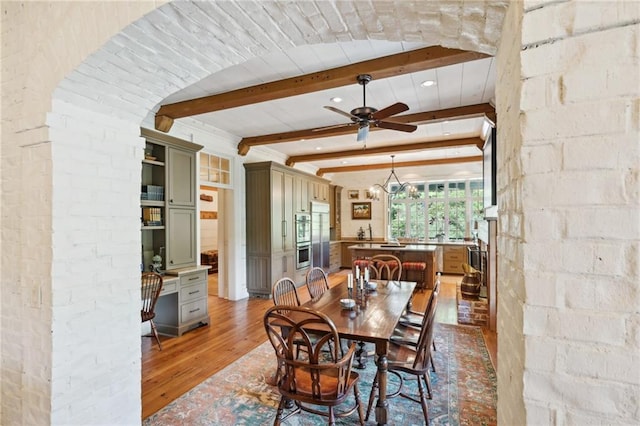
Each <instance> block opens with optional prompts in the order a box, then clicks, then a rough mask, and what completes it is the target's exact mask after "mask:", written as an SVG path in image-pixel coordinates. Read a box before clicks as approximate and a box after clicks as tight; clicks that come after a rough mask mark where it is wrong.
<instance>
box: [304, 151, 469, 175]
mask: <svg viewBox="0 0 640 426" xmlns="http://www.w3.org/2000/svg"><path fill="white" fill-rule="evenodd" d="M476 161H482V155H472V156H467V157H452V158H434V159H431V160H417V161H404V162H402V163H394V167H395V168H402V167H419V166H437V165H442V164H459V163H473V162H476ZM390 167H391V164H390V163H378V164H364V165H360V166H340V167H325V168H321V169H318V171H317V172H316V175H317V176H320V177H322V176H324V175H325V174H327V173H346V172H363V171H367V170H380V169H388V168H390Z"/></svg>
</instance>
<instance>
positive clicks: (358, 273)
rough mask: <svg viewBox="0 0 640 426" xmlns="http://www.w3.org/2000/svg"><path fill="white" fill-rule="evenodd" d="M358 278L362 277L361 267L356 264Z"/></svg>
mask: <svg viewBox="0 0 640 426" xmlns="http://www.w3.org/2000/svg"><path fill="white" fill-rule="evenodd" d="M356 279H360V267H359V266H358V265H356Z"/></svg>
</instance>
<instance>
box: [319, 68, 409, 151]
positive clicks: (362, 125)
mask: <svg viewBox="0 0 640 426" xmlns="http://www.w3.org/2000/svg"><path fill="white" fill-rule="evenodd" d="M357 80H358V84H360V85H361V86H362V106H361V107H358V108H354V109H352V110H351V112H346V111H342V110H340V109H338V108H336V107H333V106H326V105H325V107H324V108H326V109H328V110H329V111H333V112H335V113H337V114H340V115H344V116H345V117H348V118H350V119H351V122H350V123H346V124H338V125H335V126H327V127H322V128H319V129H314V130H316V131H318V130H325V129H330V128H337V127H345V126H354V125H357V126H358V136H357V141H358V142H365V143H366V140H367V136H368V134H369V127H370V126H374V127H380V128H383V129H389V130H398V131H401V132H408V133H410V132H414V131H415V130H416V129H417V128H418V126H415V125H413V124H404V123H394V122H392V121H384V119H385V118H388V117H391V116H393V115H396V114H399V113H401V112H404V111H408V110H409V107H408V106H407V105H406V104H404V103H402V102H396V103H395V104H393V105H389V106H388V107H386V108H382V109H381V110H378V109H376V108H373V107H369V106H367V92H366V87H365V86H366V85H367V83H369V82H370V81H371V80H372V77H371V75H369V74H360V75H358V77H357Z"/></svg>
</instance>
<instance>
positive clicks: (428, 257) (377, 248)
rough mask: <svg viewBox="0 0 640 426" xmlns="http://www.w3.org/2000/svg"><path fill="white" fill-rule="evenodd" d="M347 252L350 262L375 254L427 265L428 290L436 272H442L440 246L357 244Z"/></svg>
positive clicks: (426, 281) (426, 280)
mask: <svg viewBox="0 0 640 426" xmlns="http://www.w3.org/2000/svg"><path fill="white" fill-rule="evenodd" d="M349 252H351V260H352V262H353V260H354V259H362V258H368V257H372V256H375V255H377V254H392V255H394V256H396V257H397V258H398V259H400V261H401V262H424V263H426V264H427V270H426V276H425V286H426V288H428V289H433V283H434V282H435V275H436V272H437V271H441V270H442V246H439V245H435V244H434V245H424V244H406V245H405V244H379V243H359V244H355V245H352V246H349Z"/></svg>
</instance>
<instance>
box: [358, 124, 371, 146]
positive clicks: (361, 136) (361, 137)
mask: <svg viewBox="0 0 640 426" xmlns="http://www.w3.org/2000/svg"><path fill="white" fill-rule="evenodd" d="M367 136H369V124H366V125H363V126H360V127H358V138H357V139H356V140H357V141H358V142H363V141H366V140H367Z"/></svg>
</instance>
